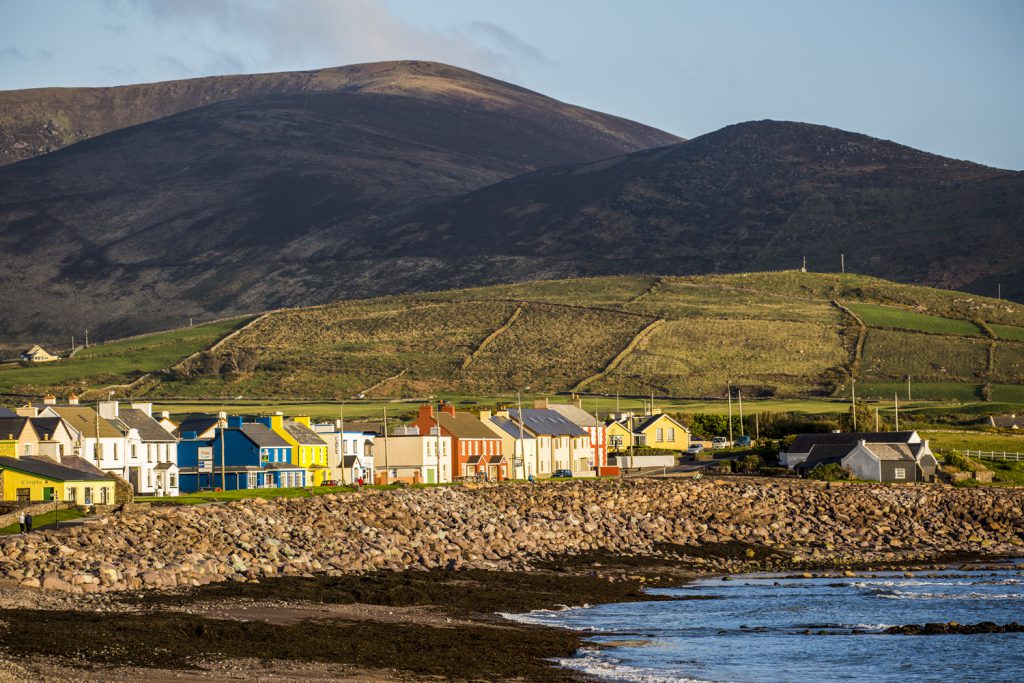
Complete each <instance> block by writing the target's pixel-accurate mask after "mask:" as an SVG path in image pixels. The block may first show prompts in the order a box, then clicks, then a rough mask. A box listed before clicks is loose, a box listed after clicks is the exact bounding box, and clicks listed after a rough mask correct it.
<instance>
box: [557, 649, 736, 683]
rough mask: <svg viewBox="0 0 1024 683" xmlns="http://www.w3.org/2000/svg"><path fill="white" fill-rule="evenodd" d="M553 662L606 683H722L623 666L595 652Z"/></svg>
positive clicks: (619, 662) (611, 658)
mask: <svg viewBox="0 0 1024 683" xmlns="http://www.w3.org/2000/svg"><path fill="white" fill-rule="evenodd" d="M555 661H556V662H557V663H558V665H559V666H563V667H566V668H568V669H573V670H575V671H579V672H580V673H583V674H587V675H588V676H594V677H595V678H601V679H604V680H608V681H627V682H628V683H723V682H721V681H718V682H712V681H709V680H707V679H701V678H692V677H689V676H680V675H675V674H666V673H665V672H663V671H657V670H654V669H645V668H643V667H638V666H629V665H627V664H623V663H622V660H619V659H616V658H614V657H609V656H607V655H604V654H601V653H599V652H598V651H596V650H583V651H581V652H580V653H578V654H577V655H576V656H575V657H570V658H568V659H558V660H555Z"/></svg>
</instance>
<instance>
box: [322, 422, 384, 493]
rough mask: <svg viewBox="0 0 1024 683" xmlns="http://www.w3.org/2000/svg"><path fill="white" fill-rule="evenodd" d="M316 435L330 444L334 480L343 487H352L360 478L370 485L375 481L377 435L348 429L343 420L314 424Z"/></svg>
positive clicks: (328, 456)
mask: <svg viewBox="0 0 1024 683" xmlns="http://www.w3.org/2000/svg"><path fill="white" fill-rule="evenodd" d="M313 431H315V432H316V433H317V434H319V435H320V438H321V439H323V440H324V441H325V442H326V443H327V466H328V467H329V468H330V470H331V476H332V477H335V478H336V479H337V480H338V481H340V482H342V483H343V484H353V483H355V482H357V481H359V478H360V477H362V478H363V480H364V481H366V482H367V483H371V482H372V481H373V451H374V439H376V438H377V433H376V432H373V431H369V430H366V431H364V430H358V429H345V428H344V425H343V424H342V422H341V420H335V421H334V422H323V423H320V424H314V425H313Z"/></svg>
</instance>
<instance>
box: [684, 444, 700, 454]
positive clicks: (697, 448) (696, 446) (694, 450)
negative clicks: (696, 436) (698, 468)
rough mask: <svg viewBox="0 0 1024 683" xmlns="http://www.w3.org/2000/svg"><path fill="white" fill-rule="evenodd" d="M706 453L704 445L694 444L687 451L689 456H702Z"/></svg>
mask: <svg viewBox="0 0 1024 683" xmlns="http://www.w3.org/2000/svg"><path fill="white" fill-rule="evenodd" d="M703 452H704V445H703V444H699V443H692V444H690V447H689V448H687V449H686V454H687V455H700V454H701V453H703Z"/></svg>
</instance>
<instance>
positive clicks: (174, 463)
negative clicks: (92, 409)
mask: <svg viewBox="0 0 1024 683" xmlns="http://www.w3.org/2000/svg"><path fill="white" fill-rule="evenodd" d="M99 410H100V416H101V417H106V418H107V419H110V420H112V421H113V422H114V423H115V424H117V425H119V426H120V427H121V431H122V432H124V434H125V439H126V447H127V453H128V457H127V458H126V461H125V464H126V465H127V467H128V473H129V477H128V480H129V481H130V482H131V483H132V486H133V487H134V488H135V492H136V493H139V494H141V495H157V496H176V495H178V474H179V470H178V439H177V438H176V437H174V436H172V435H171V433H170V432H168V431H167V430H166V429H164V428H163V426H161V424H160V423H159V422H157V421H156V419H154V418H153V404H152V403H132V404H131V407H124V406H120V405H118V402H117V401H103V402H101V403H100V405H99Z"/></svg>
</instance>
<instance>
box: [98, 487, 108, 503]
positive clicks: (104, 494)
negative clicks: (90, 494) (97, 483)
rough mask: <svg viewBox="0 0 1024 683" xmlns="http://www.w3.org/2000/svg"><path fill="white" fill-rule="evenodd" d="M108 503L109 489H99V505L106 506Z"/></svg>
mask: <svg viewBox="0 0 1024 683" xmlns="http://www.w3.org/2000/svg"><path fill="white" fill-rule="evenodd" d="M109 503H110V489H109V488H108V487H106V486H103V487H100V505H108V504H109Z"/></svg>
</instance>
